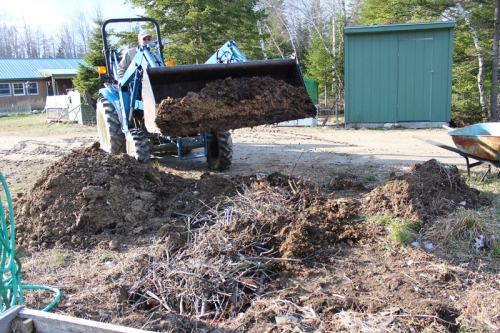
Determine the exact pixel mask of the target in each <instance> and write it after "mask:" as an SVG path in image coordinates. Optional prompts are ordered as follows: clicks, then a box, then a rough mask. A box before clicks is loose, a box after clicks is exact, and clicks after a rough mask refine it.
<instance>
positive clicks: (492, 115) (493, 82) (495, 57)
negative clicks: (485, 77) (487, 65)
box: [490, 0, 500, 121]
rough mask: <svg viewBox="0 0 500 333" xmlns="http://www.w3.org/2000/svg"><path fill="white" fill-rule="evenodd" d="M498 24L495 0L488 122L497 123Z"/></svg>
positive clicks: (499, 4) (499, 15)
mask: <svg viewBox="0 0 500 333" xmlns="http://www.w3.org/2000/svg"><path fill="white" fill-rule="evenodd" d="M499 22H500V0H496V6H495V26H494V32H493V68H492V74H491V102H490V121H498V109H497V106H498V39H499V31H498V24H499Z"/></svg>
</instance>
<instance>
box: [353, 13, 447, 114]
mask: <svg viewBox="0 0 500 333" xmlns="http://www.w3.org/2000/svg"><path fill="white" fill-rule="evenodd" d="M396 26H397V25H396ZM423 26H425V27H432V29H422V27H423ZM450 26H454V24H450V23H449V22H447V23H443V24H440V23H433V24H415V25H405V26H404V29H400V28H398V27H396V28H394V27H392V26H390V27H389V28H387V27H384V28H383V29H382V28H379V27H375V28H374V30H377V31H379V32H377V33H371V32H370V29H369V27H366V28H361V29H353V31H355V33H352V34H349V33H346V35H345V103H346V105H345V112H346V113H345V117H346V118H345V119H346V123H357V122H359V123H386V122H398V121H413V122H417V121H418V122H425V121H434V122H439V121H441V122H443V121H444V122H447V121H449V120H450V115H451V65H452V52H453V28H452V27H450ZM412 27H414V28H415V29H412ZM439 27H445V28H439ZM357 28H359V27H357ZM356 30H357V31H356ZM380 31H382V32H380Z"/></svg>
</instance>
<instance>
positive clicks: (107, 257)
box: [100, 253, 111, 262]
mask: <svg viewBox="0 0 500 333" xmlns="http://www.w3.org/2000/svg"><path fill="white" fill-rule="evenodd" d="M109 260H111V255H110V254H109V253H103V254H102V256H101V259H100V262H106V261H109Z"/></svg>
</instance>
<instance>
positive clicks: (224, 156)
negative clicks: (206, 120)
mask: <svg viewBox="0 0 500 333" xmlns="http://www.w3.org/2000/svg"><path fill="white" fill-rule="evenodd" d="M232 158H233V140H232V138H231V133H230V132H218V133H211V138H210V139H209V141H208V151H207V163H208V167H209V168H210V169H211V170H218V171H222V170H224V169H227V168H229V166H231V163H232Z"/></svg>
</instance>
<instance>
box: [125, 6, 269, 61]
mask: <svg viewBox="0 0 500 333" xmlns="http://www.w3.org/2000/svg"><path fill="white" fill-rule="evenodd" d="M256 2H257V1H255V0H233V1H226V0H185V1H177V0H132V3H133V4H135V5H138V6H141V7H143V8H144V9H145V16H146V17H151V18H153V19H155V20H156V21H157V22H158V23H159V24H160V26H161V32H162V35H163V39H164V40H165V41H166V43H165V44H166V47H165V49H164V55H165V59H166V60H174V61H175V63H177V64H194V63H204V62H205V61H206V60H207V59H208V58H209V57H210V56H211V55H212V54H213V53H214V52H215V51H217V49H218V48H219V47H221V46H222V45H223V44H224V43H225V42H226V41H228V40H234V41H235V42H236V44H237V45H238V48H239V49H240V50H241V51H242V52H243V54H245V56H246V57H247V58H249V59H262V58H263V54H262V50H261V47H260V36H259V31H258V22H259V21H262V20H263V19H264V18H265V13H264V11H262V10H256V9H255V5H256Z"/></svg>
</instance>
